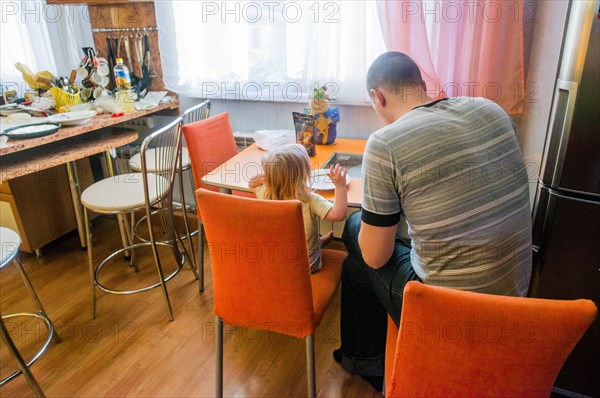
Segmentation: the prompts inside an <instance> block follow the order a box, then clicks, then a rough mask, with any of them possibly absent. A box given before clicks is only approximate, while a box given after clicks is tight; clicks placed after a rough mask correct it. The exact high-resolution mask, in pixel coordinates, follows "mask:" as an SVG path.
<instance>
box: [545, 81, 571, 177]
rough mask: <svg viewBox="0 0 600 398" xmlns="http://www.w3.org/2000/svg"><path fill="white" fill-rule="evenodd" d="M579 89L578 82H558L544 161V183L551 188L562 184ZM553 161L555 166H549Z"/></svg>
mask: <svg viewBox="0 0 600 398" xmlns="http://www.w3.org/2000/svg"><path fill="white" fill-rule="evenodd" d="M577 89H578V84H577V83H576V82H572V81H564V80H560V79H558V80H557V83H556V94H555V97H554V105H553V107H552V109H553V111H552V117H551V121H550V131H549V137H548V140H547V143H546V145H547V147H546V150H545V151H544V158H543V160H542V170H545V171H546V173H545V175H542V176H541V177H542V181H543V182H544V183H545V184H548V185H549V186H551V187H557V186H559V184H560V178H561V174H562V168H563V164H564V161H565V156H566V154H567V147H568V145H569V134H570V132H571V122H572V119H573V113H574V111H575V100H576V98H577ZM552 159H555V160H554V161H553V162H554V164H548V162H552Z"/></svg>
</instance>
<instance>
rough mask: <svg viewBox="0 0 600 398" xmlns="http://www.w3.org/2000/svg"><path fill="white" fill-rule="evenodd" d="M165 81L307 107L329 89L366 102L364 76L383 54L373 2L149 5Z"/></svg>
mask: <svg viewBox="0 0 600 398" xmlns="http://www.w3.org/2000/svg"><path fill="white" fill-rule="evenodd" d="M155 7H156V17H157V23H158V27H159V30H160V34H159V37H160V40H159V45H160V52H161V61H162V66H163V79H164V81H165V85H166V86H167V88H169V89H171V90H173V91H175V92H177V93H179V94H183V95H187V96H190V97H201V98H216V99H228V100H247V101H289V102H305V101H306V100H307V99H308V98H309V96H310V95H309V93H310V92H311V89H312V88H315V87H318V86H321V85H324V84H327V86H328V87H329V91H328V92H329V93H330V94H331V95H333V96H334V97H335V99H337V100H342V101H344V103H349V104H351V103H361V104H362V103H366V102H367V100H368V95H367V92H366V88H365V77H366V71H367V68H368V66H369V65H370V63H371V62H372V61H373V60H374V59H375V58H376V57H377V56H378V55H379V54H381V53H383V52H385V43H384V41H383V36H382V33H381V29H380V27H379V22H378V18H377V9H376V5H375V2H372V1H314V2H313V1H310V2H301V1H284V2H254V1H236V2H214V1H194V2H190V1H177V0H174V1H160V2H156V3H155Z"/></svg>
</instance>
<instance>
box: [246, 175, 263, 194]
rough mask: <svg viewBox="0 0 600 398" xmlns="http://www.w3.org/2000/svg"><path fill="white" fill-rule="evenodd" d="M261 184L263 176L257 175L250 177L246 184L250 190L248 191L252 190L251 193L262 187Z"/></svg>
mask: <svg viewBox="0 0 600 398" xmlns="http://www.w3.org/2000/svg"><path fill="white" fill-rule="evenodd" d="M263 183H264V180H263V175H262V174H258V175H256V176H254V177H252V179H251V180H250V182H249V183H248V188H250V190H252V192H255V190H256V188H257V187H259V186H261V185H263Z"/></svg>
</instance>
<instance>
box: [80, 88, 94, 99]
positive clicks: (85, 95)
mask: <svg viewBox="0 0 600 398" xmlns="http://www.w3.org/2000/svg"><path fill="white" fill-rule="evenodd" d="M91 96H92V89H91V88H88V87H84V88H82V89H81V98H82V99H83V100H88V99H89V98H90V97H91Z"/></svg>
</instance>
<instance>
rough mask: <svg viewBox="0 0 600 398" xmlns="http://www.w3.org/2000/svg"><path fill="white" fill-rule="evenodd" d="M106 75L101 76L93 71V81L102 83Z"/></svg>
mask: <svg viewBox="0 0 600 398" xmlns="http://www.w3.org/2000/svg"><path fill="white" fill-rule="evenodd" d="M103 77H104V76H101V75H100V74H99V73H98V72H94V73H92V81H93V82H94V83H96V84H100V83H102V78H103Z"/></svg>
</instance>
